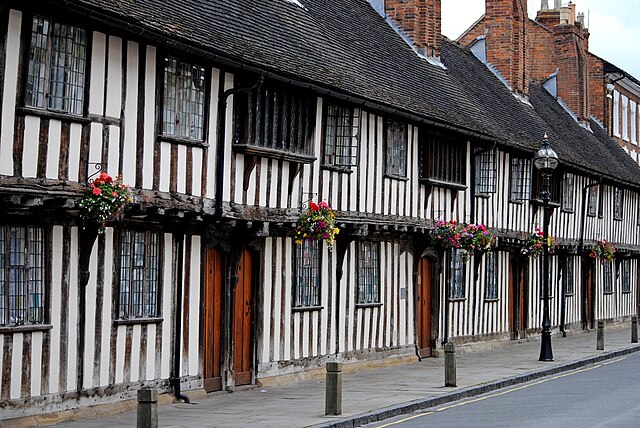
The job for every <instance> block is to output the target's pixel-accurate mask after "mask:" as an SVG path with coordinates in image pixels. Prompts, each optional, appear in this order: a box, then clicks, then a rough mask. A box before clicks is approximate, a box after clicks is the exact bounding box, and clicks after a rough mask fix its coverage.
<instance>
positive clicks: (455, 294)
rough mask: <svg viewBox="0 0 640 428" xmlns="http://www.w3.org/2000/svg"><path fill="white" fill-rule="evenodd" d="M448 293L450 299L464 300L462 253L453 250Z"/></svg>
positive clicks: (463, 263)
mask: <svg viewBox="0 0 640 428" xmlns="http://www.w3.org/2000/svg"><path fill="white" fill-rule="evenodd" d="M450 268H451V270H450V280H449V284H450V291H449V297H450V298H452V299H464V297H465V287H464V286H465V283H464V282H465V262H464V258H463V254H462V251H460V250H453V251H452V252H451V266H450Z"/></svg>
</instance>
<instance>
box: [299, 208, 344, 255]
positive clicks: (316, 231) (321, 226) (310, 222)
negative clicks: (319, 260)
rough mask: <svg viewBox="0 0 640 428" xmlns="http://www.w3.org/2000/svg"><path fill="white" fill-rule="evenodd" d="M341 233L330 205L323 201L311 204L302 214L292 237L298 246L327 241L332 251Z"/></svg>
mask: <svg viewBox="0 0 640 428" xmlns="http://www.w3.org/2000/svg"><path fill="white" fill-rule="evenodd" d="M339 232H340V229H338V228H337V227H336V216H335V214H334V213H333V210H332V209H331V207H330V206H329V204H327V203H326V202H324V201H322V202H320V203H319V204H316V203H315V202H311V203H309V208H307V209H306V210H305V211H303V212H302V214H300V218H299V219H298V223H297V224H296V226H295V228H294V229H293V233H292V235H293V239H294V241H295V243H296V244H298V245H300V244H302V243H303V242H304V241H325V242H326V243H327V246H328V247H329V251H331V250H332V249H333V244H334V242H335V237H336V235H337V234H338V233H339Z"/></svg>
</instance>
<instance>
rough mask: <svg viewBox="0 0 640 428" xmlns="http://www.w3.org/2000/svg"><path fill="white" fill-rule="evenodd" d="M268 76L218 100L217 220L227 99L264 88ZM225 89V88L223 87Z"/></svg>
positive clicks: (222, 81)
mask: <svg viewBox="0 0 640 428" xmlns="http://www.w3.org/2000/svg"><path fill="white" fill-rule="evenodd" d="M265 77H266V75H265V74H264V73H263V74H260V76H259V77H258V80H257V81H256V83H255V84H254V85H252V86H246V87H244V88H231V89H227V90H226V91H224V92H223V93H222V95H221V96H220V97H219V98H218V119H217V120H218V123H217V126H216V144H217V150H216V200H215V204H216V205H215V216H216V219H218V220H219V219H221V218H222V198H223V194H222V182H223V181H224V143H225V141H224V136H225V133H226V120H225V116H226V112H227V98H229V96H231V95H234V94H246V93H249V92H251V91H253V90H256V89H258V88H260V86H262V83H263V82H264V79H265ZM224 81H225V79H224V78H223V79H221V85H224ZM223 88H224V86H223Z"/></svg>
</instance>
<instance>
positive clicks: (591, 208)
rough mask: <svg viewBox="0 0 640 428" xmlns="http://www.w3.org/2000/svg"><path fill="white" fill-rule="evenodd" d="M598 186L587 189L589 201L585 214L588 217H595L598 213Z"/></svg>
mask: <svg viewBox="0 0 640 428" xmlns="http://www.w3.org/2000/svg"><path fill="white" fill-rule="evenodd" d="M599 187H600V186H598V185H593V186H591V187H589V199H588V201H587V203H588V209H587V214H588V215H590V216H595V215H596V214H597V213H598V189H599Z"/></svg>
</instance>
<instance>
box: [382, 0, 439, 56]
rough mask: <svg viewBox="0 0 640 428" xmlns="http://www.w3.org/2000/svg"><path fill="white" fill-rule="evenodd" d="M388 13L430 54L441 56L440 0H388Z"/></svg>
mask: <svg viewBox="0 0 640 428" xmlns="http://www.w3.org/2000/svg"><path fill="white" fill-rule="evenodd" d="M385 12H386V14H387V15H388V16H389V17H390V18H391V19H392V20H393V21H394V22H395V23H396V24H397V25H398V26H399V27H400V28H401V29H402V31H404V32H405V34H406V35H407V36H408V37H409V38H410V39H411V40H412V41H413V43H414V45H415V46H416V48H417V49H418V50H419V51H420V52H422V53H424V54H425V55H428V56H435V57H439V56H440V44H441V41H440V39H441V27H442V25H441V5H440V0H386V1H385Z"/></svg>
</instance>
